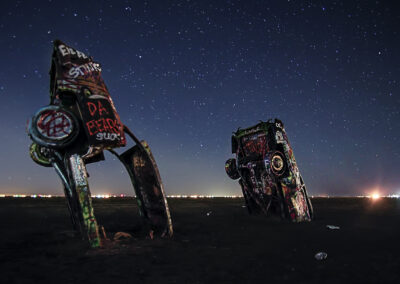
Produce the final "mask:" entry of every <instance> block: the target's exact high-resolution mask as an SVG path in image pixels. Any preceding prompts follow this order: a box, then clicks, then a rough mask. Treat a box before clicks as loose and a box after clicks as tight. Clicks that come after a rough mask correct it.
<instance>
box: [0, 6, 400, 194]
mask: <svg viewBox="0 0 400 284" xmlns="http://www.w3.org/2000/svg"><path fill="white" fill-rule="evenodd" d="M395 3H396V1H366V0H365V1H283V0H279V1H252V0H246V1H233V0H232V1H215V0H211V1H208V0H201V1H200V0H199V1H189V0H187V1H161V0H159V1H55V0H53V1H40V0H38V1H8V0H5V1H1V2H0V66H1V68H0V98H1V104H0V126H1V131H2V137H1V148H0V192H2V193H16V192H18V193H28V194H29V193H42V194H63V191H62V186H61V183H60V181H59V179H58V177H57V176H56V173H55V172H54V170H53V169H51V168H43V167H40V166H38V165H36V164H35V163H34V162H33V161H32V160H31V159H30V158H29V154H28V147H29V145H30V140H29V138H28V137H27V135H26V132H25V127H26V122H27V119H28V118H29V117H30V116H31V115H32V114H33V113H34V112H36V111H37V110H38V109H39V108H40V107H42V106H45V105H47V104H48V102H49V97H48V96H49V76H48V71H49V69H50V59H51V52H52V41H53V40H54V39H60V40H62V41H64V42H65V43H67V44H68V45H70V46H72V47H74V48H76V49H78V50H80V51H83V52H84V53H86V54H88V55H91V56H93V57H94V59H95V60H96V61H98V62H100V63H101V65H102V69H103V78H104V80H105V82H106V84H107V86H108V89H109V91H110V93H111V96H112V98H113V100H114V104H115V106H116V108H117V110H118V112H119V114H120V116H121V120H122V122H123V123H124V124H126V125H127V126H128V127H129V128H130V129H131V130H132V131H133V132H134V133H135V134H136V135H137V136H138V137H139V138H140V139H145V140H147V141H148V143H149V144H150V146H151V148H152V151H153V154H154V156H155V159H156V161H157V163H158V166H159V170H160V173H161V176H162V179H163V181H164V185H165V190H166V193H167V194H195V193H197V194H215V195H225V194H241V190H240V186H239V185H238V184H237V182H236V181H233V180H231V179H229V178H228V177H227V176H226V174H225V171H224V163H225V160H226V159H228V158H230V157H232V155H231V153H230V136H231V134H232V132H233V131H235V130H236V129H237V128H238V127H248V126H251V125H254V124H256V123H257V122H258V121H259V120H267V119H269V118H275V117H277V118H280V119H281V120H282V121H283V122H284V123H285V128H286V131H287V134H288V137H289V140H290V142H291V144H292V147H293V150H294V154H295V156H296V160H297V162H298V165H299V169H300V172H301V174H302V175H303V178H304V181H305V183H306V185H307V188H308V191H309V193H310V194H311V195H326V194H329V195H360V194H369V193H372V191H375V190H379V191H380V192H381V193H383V194H398V193H400V174H399V173H400V146H399V145H400V93H399V90H400V88H399V86H400V85H399V84H400V82H399V80H400V60H399V59H400V58H399V51H400V37H399V29H398V28H399V27H400V17H399V15H400V14H399V13H397V11H398V10H397V9H396V7H395ZM88 171H89V174H90V179H89V182H90V186H91V191H92V193H93V194H102V193H125V194H131V195H132V194H133V189H132V188H131V185H130V181H129V177H128V175H127V173H126V172H125V171H124V169H123V166H122V164H120V163H119V162H117V161H116V160H115V159H114V158H113V157H112V156H111V155H110V154H106V161H103V162H100V163H96V164H90V165H88Z"/></svg>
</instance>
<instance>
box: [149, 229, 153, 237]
mask: <svg viewBox="0 0 400 284" xmlns="http://www.w3.org/2000/svg"><path fill="white" fill-rule="evenodd" d="M149 236H150V239H154V231H153V230H150V232H149Z"/></svg>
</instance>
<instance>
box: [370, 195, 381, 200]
mask: <svg viewBox="0 0 400 284" xmlns="http://www.w3.org/2000/svg"><path fill="white" fill-rule="evenodd" d="M371 198H372V199H373V200H377V199H379V198H381V196H380V195H379V193H374V194H372V195H371Z"/></svg>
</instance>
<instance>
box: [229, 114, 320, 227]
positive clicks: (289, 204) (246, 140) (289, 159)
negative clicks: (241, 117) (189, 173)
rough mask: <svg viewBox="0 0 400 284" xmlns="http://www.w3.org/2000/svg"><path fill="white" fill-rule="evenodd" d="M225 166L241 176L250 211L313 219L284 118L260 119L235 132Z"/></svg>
mask: <svg viewBox="0 0 400 284" xmlns="http://www.w3.org/2000/svg"><path fill="white" fill-rule="evenodd" d="M232 153H233V154H235V158H231V159H229V160H227V161H226V163H225V170H226V173H227V174H228V176H229V177H230V178H232V179H239V184H240V186H241V187H242V191H243V196H244V199H245V202H246V207H247V209H248V211H249V213H250V214H259V213H264V214H266V215H268V214H269V213H270V212H272V213H275V214H279V215H280V216H281V217H282V218H285V219H289V220H291V221H293V222H301V221H311V220H312V218H313V214H314V213H313V208H312V205H311V201H310V199H309V197H308V195H307V190H306V186H305V184H304V182H303V178H302V177H301V175H300V172H299V169H298V167H297V163H296V160H295V158H294V155H293V150H292V148H291V146H290V144H289V140H288V138H287V135H286V131H285V129H284V126H283V123H282V121H280V120H278V119H275V120H273V121H272V120H268V121H267V122H263V121H261V122H260V123H258V124H257V125H255V126H252V127H249V128H246V129H240V128H239V129H238V130H237V131H236V132H235V133H234V134H233V135H232Z"/></svg>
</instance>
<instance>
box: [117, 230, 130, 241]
mask: <svg viewBox="0 0 400 284" xmlns="http://www.w3.org/2000/svg"><path fill="white" fill-rule="evenodd" d="M131 238H132V235H131V234H129V233H125V232H117V233H115V235H114V241H118V240H121V239H131Z"/></svg>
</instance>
